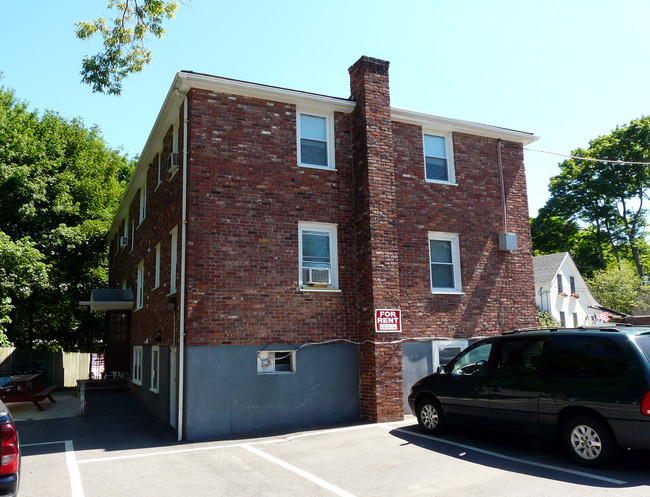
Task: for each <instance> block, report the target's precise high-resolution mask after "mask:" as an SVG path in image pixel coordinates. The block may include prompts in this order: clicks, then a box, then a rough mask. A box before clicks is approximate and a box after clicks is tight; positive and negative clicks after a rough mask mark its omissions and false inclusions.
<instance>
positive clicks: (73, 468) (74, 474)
mask: <svg viewBox="0 0 650 497" xmlns="http://www.w3.org/2000/svg"><path fill="white" fill-rule="evenodd" d="M52 444H63V445H64V446H65V462H66V465H67V466H68V473H69V474H70V487H71V490H72V497H84V489H83V486H82V485H81V473H79V465H78V464H77V457H76V456H75V452H74V444H73V443H72V440H60V441H57V442H43V443H33V444H22V446H23V447H36V446H38V445H52Z"/></svg>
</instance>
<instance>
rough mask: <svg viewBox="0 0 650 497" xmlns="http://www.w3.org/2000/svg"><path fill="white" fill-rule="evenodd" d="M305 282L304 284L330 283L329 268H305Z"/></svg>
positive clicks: (324, 284)
mask: <svg viewBox="0 0 650 497" xmlns="http://www.w3.org/2000/svg"><path fill="white" fill-rule="evenodd" d="M305 284H306V285H322V286H329V285H331V284H332V281H331V278H330V270H329V269H327V268H320V269H315V268H309V269H306V270H305Z"/></svg>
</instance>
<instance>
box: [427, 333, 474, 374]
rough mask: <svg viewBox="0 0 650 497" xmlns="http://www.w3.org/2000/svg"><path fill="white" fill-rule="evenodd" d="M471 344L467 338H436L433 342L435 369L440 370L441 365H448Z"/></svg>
mask: <svg viewBox="0 0 650 497" xmlns="http://www.w3.org/2000/svg"><path fill="white" fill-rule="evenodd" d="M467 345H469V343H468V341H467V340H434V341H433V342H431V346H432V348H433V371H434V372H435V371H438V367H439V366H444V365H446V364H447V363H448V362H449V361H451V360H452V359H453V358H454V357H456V356H457V355H458V354H459V353H460V352H461V351H463V350H465V349H466V348H467Z"/></svg>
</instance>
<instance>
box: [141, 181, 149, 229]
mask: <svg viewBox="0 0 650 497" xmlns="http://www.w3.org/2000/svg"><path fill="white" fill-rule="evenodd" d="M146 215H147V185H143V186H142V188H140V220H139V223H140V224H141V223H142V221H144V218H145V217H146Z"/></svg>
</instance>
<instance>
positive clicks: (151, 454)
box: [77, 421, 413, 464]
mask: <svg viewBox="0 0 650 497" xmlns="http://www.w3.org/2000/svg"><path fill="white" fill-rule="evenodd" d="M405 424H413V423H412V422H408V421H393V422H390V423H371V424H364V425H354V426H345V427H342V428H329V429H325V430H314V431H310V432H307V433H299V434H298V435H290V436H287V437H281V438H273V439H272V440H260V441H258V442H245V443H235V444H228V445H209V446H207V447H206V446H203V447H191V448H186V449H184V448H182V447H183V446H179V448H177V449H176V448H173V449H170V450H160V451H156V452H145V453H141V454H129V455H124V456H111V457H97V458H94V459H82V460H80V461H77V463H78V464H87V463H95V462H106V461H119V460H123V459H139V458H142V457H156V456H167V455H171V454H182V453H187V452H203V451H206V450H220V449H232V448H234V447H244V446H250V445H261V444H262V445H267V444H278V443H285V442H290V441H292V440H296V439H299V438H305V437H314V436H317V435H326V434H328V433H338V432H343V431H354V430H365V429H367V428H377V427H381V426H386V427H388V428H391V429H392V428H396V427H398V426H401V425H405Z"/></svg>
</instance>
